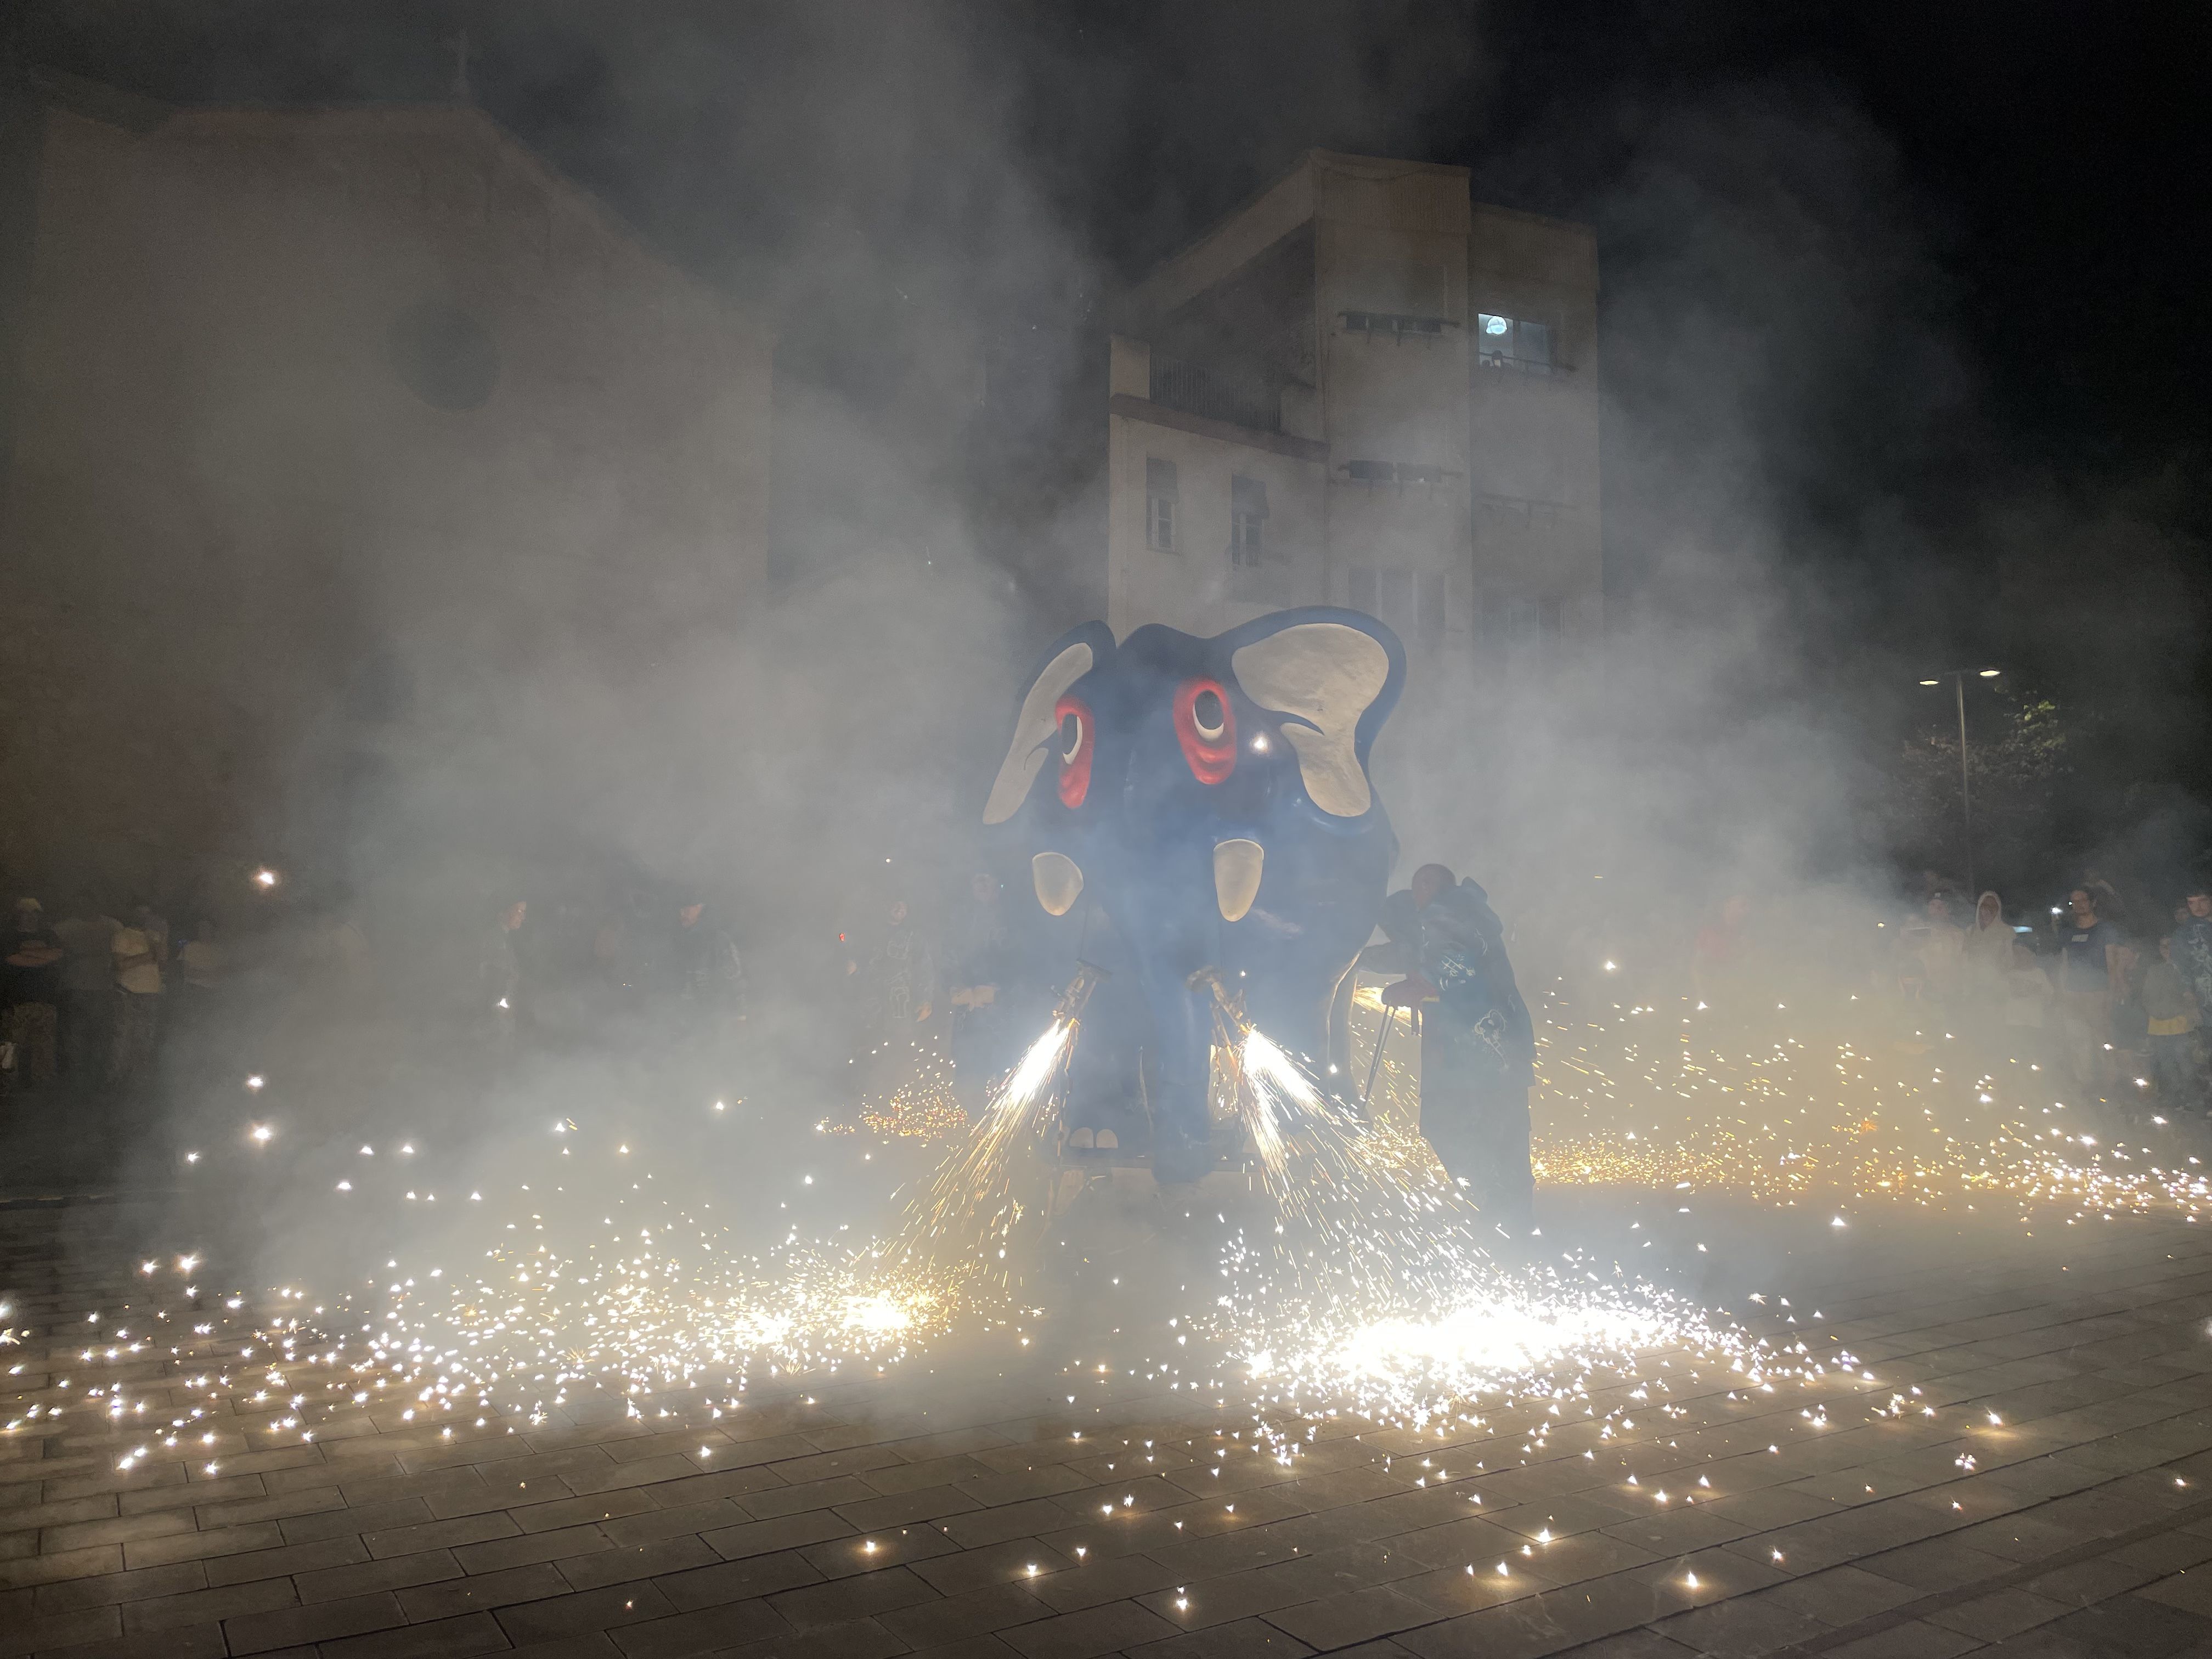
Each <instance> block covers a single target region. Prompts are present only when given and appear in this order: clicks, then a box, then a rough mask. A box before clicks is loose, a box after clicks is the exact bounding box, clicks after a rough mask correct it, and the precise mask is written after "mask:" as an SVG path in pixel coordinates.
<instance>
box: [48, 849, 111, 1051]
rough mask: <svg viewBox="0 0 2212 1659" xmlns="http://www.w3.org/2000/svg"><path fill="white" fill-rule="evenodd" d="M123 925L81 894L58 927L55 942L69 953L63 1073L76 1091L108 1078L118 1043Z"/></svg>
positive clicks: (64, 975)
mask: <svg viewBox="0 0 2212 1659" xmlns="http://www.w3.org/2000/svg"><path fill="white" fill-rule="evenodd" d="M122 926H123V924H122V923H121V922H119V921H116V919H115V918H114V917H113V916H111V915H105V914H103V913H102V912H101V910H100V906H99V904H98V903H97V902H94V899H93V897H92V896H91V895H90V894H89V893H87V892H82V891H80V892H78V893H76V894H75V895H73V896H71V898H70V913H69V915H66V916H64V918H63V919H62V920H61V921H58V922H56V923H55V924H54V937H55V938H57V939H59V940H60V941H61V945H62V949H63V951H64V952H65V953H66V954H65V955H64V957H63V958H62V964H61V1002H60V1005H59V1012H60V1032H59V1035H60V1042H61V1055H60V1059H61V1073H62V1076H63V1077H64V1078H65V1079H68V1080H69V1082H70V1084H71V1085H73V1086H75V1087H76V1088H78V1089H91V1088H94V1087H96V1086H98V1085H99V1084H100V1082H102V1081H103V1080H104V1079H106V1075H107V1068H108V1060H109V1050H110V1048H111V1047H112V1044H113V1042H114V1040H115V1039H114V1025H115V935H116V933H118V931H119V930H120V929H121V927H122Z"/></svg>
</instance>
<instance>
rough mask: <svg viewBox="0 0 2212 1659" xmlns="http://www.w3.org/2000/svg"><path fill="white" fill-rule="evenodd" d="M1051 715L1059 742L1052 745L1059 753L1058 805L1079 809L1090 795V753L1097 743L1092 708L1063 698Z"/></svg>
mask: <svg viewBox="0 0 2212 1659" xmlns="http://www.w3.org/2000/svg"><path fill="white" fill-rule="evenodd" d="M1052 712H1053V714H1054V717H1055V718H1056V719H1057V720H1059V721H1060V738H1059V741H1058V742H1057V743H1055V744H1054V748H1056V749H1058V750H1060V805H1062V806H1068V807H1074V806H1080V805H1083V798H1084V797H1085V795H1087V794H1089V793H1091V750H1092V749H1093V748H1094V747H1095V746H1096V744H1097V738H1096V735H1095V733H1094V732H1093V731H1092V729H1091V724H1092V723H1091V705H1090V704H1088V703H1086V702H1084V701H1083V699H1082V698H1080V697H1062V698H1061V699H1060V702H1058V703H1057V704H1056V705H1054V708H1053V711H1052Z"/></svg>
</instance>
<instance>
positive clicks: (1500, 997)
mask: <svg viewBox="0 0 2212 1659" xmlns="http://www.w3.org/2000/svg"><path fill="white" fill-rule="evenodd" d="M1411 896H1412V909H1413V914H1412V918H1411V921H1412V929H1413V932H1412V937H1411V939H1404V940H1400V941H1398V942H1399V943H1401V944H1402V945H1410V947H1411V952H1412V957H1413V972H1411V973H1409V974H1408V975H1407V976H1406V977H1405V978H1404V979H1402V980H1401V981H1398V983H1397V984H1395V985H1393V986H1391V987H1389V989H1387V990H1386V991H1384V992H1383V1002H1384V1003H1385V1004H1386V1005H1387V1006H1391V1007H1394V1008H1419V1010H1420V1012H1421V1133H1422V1134H1423V1135H1424V1136H1425V1137H1426V1139H1427V1140H1428V1143H1429V1145H1430V1146H1431V1147H1433V1148H1434V1149H1435V1150H1436V1154H1437V1158H1438V1160H1439V1161H1440V1162H1442V1164H1443V1166H1444V1170H1445V1172H1446V1173H1447V1174H1449V1176H1451V1177H1452V1179H1453V1180H1454V1181H1455V1182H1458V1183H1459V1184H1460V1186H1461V1188H1462V1190H1464V1191H1465V1192H1466V1193H1467V1194H1468V1197H1469V1198H1470V1199H1472V1200H1474V1203H1475V1205H1476V1206H1477V1207H1478V1208H1480V1210H1481V1211H1482V1212H1483V1213H1484V1214H1485V1215H1486V1217H1488V1218H1492V1219H1493V1220H1495V1221H1497V1222H1498V1223H1500V1224H1501V1225H1504V1226H1505V1227H1507V1228H1509V1229H1510V1230H1511V1231H1514V1232H1515V1233H1523V1232H1526V1231H1528V1228H1529V1226H1530V1225H1531V1224H1532V1218H1533V1213H1534V1194H1535V1182H1534V1176H1533V1174H1532V1173H1531V1171H1530V1169H1529V1160H1528V1091H1529V1089H1530V1087H1531V1085H1533V1083H1534V1079H1535V1073H1534V1066H1535V1056H1536V1041H1535V1031H1534V1026H1533V1025H1532V1024H1530V1021H1529V1018H1528V1006H1527V1005H1526V1004H1524V1003H1523V1002H1522V1000H1521V992H1520V987H1518V986H1516V984H1515V983H1514V981H1513V964H1512V963H1510V961H1508V960H1507V958H1506V955H1505V928H1504V924H1503V923H1502V922H1500V921H1498V915H1497V912H1495V911H1494V910H1492V908H1490V899H1489V896H1488V895H1487V894H1486V893H1485V892H1484V891H1483V890H1482V889H1481V888H1480V887H1479V886H1477V885H1476V884H1474V882H1473V881H1464V882H1462V881H1459V880H1457V879H1456V878H1455V877H1454V876H1453V874H1452V872H1450V871H1449V870H1448V869H1446V868H1445V867H1444V866H1443V865H1441V864H1425V865H1423V866H1421V867H1420V868H1419V870H1416V871H1415V872H1413V883H1412V887H1411ZM1397 914H1399V915H1403V907H1400V908H1399V911H1398V913H1397Z"/></svg>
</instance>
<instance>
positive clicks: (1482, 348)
mask: <svg viewBox="0 0 2212 1659" xmlns="http://www.w3.org/2000/svg"><path fill="white" fill-rule="evenodd" d="M1474 349H1475V361H1476V362H1477V363H1478V364H1480V366H1481V367H1482V368H1514V369H1519V370H1520V371H1521V372H1522V374H1551V373H1552V372H1553V368H1554V367H1555V366H1554V364H1553V362H1552V325H1550V324H1549V323H1532V322H1529V321H1528V320H1527V319H1525V318H1517V317H1502V316H1500V315H1498V313H1496V312H1492V311H1484V312H1478V313H1476V314H1475V319H1474Z"/></svg>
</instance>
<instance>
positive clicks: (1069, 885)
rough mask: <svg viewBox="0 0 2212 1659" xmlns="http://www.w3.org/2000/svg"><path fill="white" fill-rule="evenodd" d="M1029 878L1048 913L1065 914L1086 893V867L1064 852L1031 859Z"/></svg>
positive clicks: (1038, 855)
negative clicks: (1084, 888)
mask: <svg viewBox="0 0 2212 1659" xmlns="http://www.w3.org/2000/svg"><path fill="white" fill-rule="evenodd" d="M1030 879H1031V880H1033V881H1035V882H1036V896H1037V902H1038V903H1039V904H1042V906H1044V908H1045V914H1046V915H1054V916H1064V915H1066V914H1067V913H1068V912H1069V911H1070V910H1072V909H1073V908H1075V901H1076V900H1077V899H1079V898H1080V897H1081V896H1083V867H1082V866H1080V865H1079V864H1077V863H1076V861H1075V860H1073V859H1072V858H1070V857H1068V856H1067V854H1065V853H1039V854H1037V855H1036V857H1035V858H1033V859H1031V860H1030Z"/></svg>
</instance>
